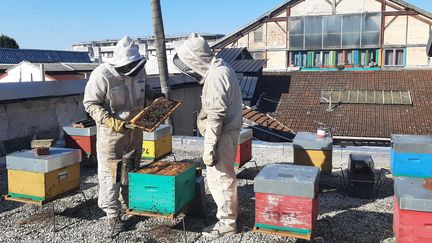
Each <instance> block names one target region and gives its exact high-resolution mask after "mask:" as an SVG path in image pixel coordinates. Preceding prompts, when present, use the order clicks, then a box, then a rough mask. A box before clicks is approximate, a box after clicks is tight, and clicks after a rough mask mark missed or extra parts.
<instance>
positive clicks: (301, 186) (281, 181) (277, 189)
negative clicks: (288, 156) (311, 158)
mask: <svg viewBox="0 0 432 243" xmlns="http://www.w3.org/2000/svg"><path fill="white" fill-rule="evenodd" d="M318 181H319V168H316V167H312V166H303V165H293V164H268V165H266V166H265V167H264V168H263V169H262V170H261V171H260V173H259V174H258V175H257V176H256V177H255V180H254V191H255V192H261V193H269V194H279V195H286V196H296V197H306V198H314V197H315V195H316V193H317V191H318Z"/></svg>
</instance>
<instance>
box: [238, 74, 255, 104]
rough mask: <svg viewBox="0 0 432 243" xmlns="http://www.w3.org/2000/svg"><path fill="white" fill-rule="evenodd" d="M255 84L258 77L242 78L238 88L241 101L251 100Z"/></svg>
mask: <svg viewBox="0 0 432 243" xmlns="http://www.w3.org/2000/svg"><path fill="white" fill-rule="evenodd" d="M257 82H258V77H243V78H242V79H241V80H240V88H241V90H242V94H243V99H252V98H253V96H254V94H255V88H256V85H257Z"/></svg>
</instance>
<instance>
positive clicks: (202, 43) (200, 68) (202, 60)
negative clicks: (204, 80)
mask: <svg viewBox="0 0 432 243" xmlns="http://www.w3.org/2000/svg"><path fill="white" fill-rule="evenodd" d="M176 52H177V56H178V58H179V59H180V60H181V62H183V63H184V64H185V65H186V66H187V67H189V68H190V69H191V70H192V71H194V72H195V73H197V74H199V75H200V76H201V77H205V75H206V73H207V71H208V70H209V68H210V66H211V61H212V59H213V58H214V54H213V52H212V50H211V49H210V46H209V44H208V43H207V41H206V40H204V38H203V37H201V36H200V35H199V34H196V33H192V34H191V35H190V36H189V38H188V39H187V40H186V41H185V42H184V43H183V45H181V46H180V47H178V48H176ZM180 71H182V72H183V70H180Z"/></svg>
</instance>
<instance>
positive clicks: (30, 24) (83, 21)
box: [0, 0, 432, 50]
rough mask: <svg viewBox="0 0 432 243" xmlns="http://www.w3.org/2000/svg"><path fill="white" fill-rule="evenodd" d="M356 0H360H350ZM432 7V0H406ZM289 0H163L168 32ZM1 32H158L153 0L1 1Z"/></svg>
mask: <svg viewBox="0 0 432 243" xmlns="http://www.w3.org/2000/svg"><path fill="white" fill-rule="evenodd" d="M345 1H355V0H345ZM405 1H407V2H409V3H411V4H414V5H416V6H418V7H421V8H423V9H425V10H427V11H429V12H432V4H431V0H405ZM282 2H284V0H217V1H210V0H161V4H162V11H163V12H162V13H163V18H164V25H165V34H166V35H174V34H187V33H190V32H205V33H214V34H229V33H232V32H234V31H235V30H237V29H239V28H240V27H243V26H245V25H246V24H248V23H249V22H251V21H253V20H255V19H256V18H257V17H259V16H261V15H262V14H264V13H265V12H267V11H269V10H271V9H272V8H274V7H275V6H277V5H278V4H281V3H282ZM1 12H2V13H1V14H0V34H5V35H8V36H10V37H12V38H14V39H15V40H16V41H17V42H18V44H19V45H20V47H21V48H26V49H57V50H65V49H71V46H72V44H75V43H79V42H81V41H90V40H103V39H118V38H121V37H123V36H125V35H129V36H132V37H139V36H148V35H152V34H153V29H152V24H151V5H150V0H72V1H67V0H13V1H4V2H2V11H1Z"/></svg>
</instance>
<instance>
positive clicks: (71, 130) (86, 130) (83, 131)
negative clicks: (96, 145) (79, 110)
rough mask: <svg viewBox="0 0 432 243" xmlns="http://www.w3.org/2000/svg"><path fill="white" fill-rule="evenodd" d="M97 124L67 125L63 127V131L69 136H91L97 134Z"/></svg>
mask: <svg viewBox="0 0 432 243" xmlns="http://www.w3.org/2000/svg"><path fill="white" fill-rule="evenodd" d="M96 130H97V129H96V126H92V127H83V128H80V127H72V126H67V127H63V131H64V132H65V133H66V134H67V135H69V136H84V137H89V136H94V135H96Z"/></svg>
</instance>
